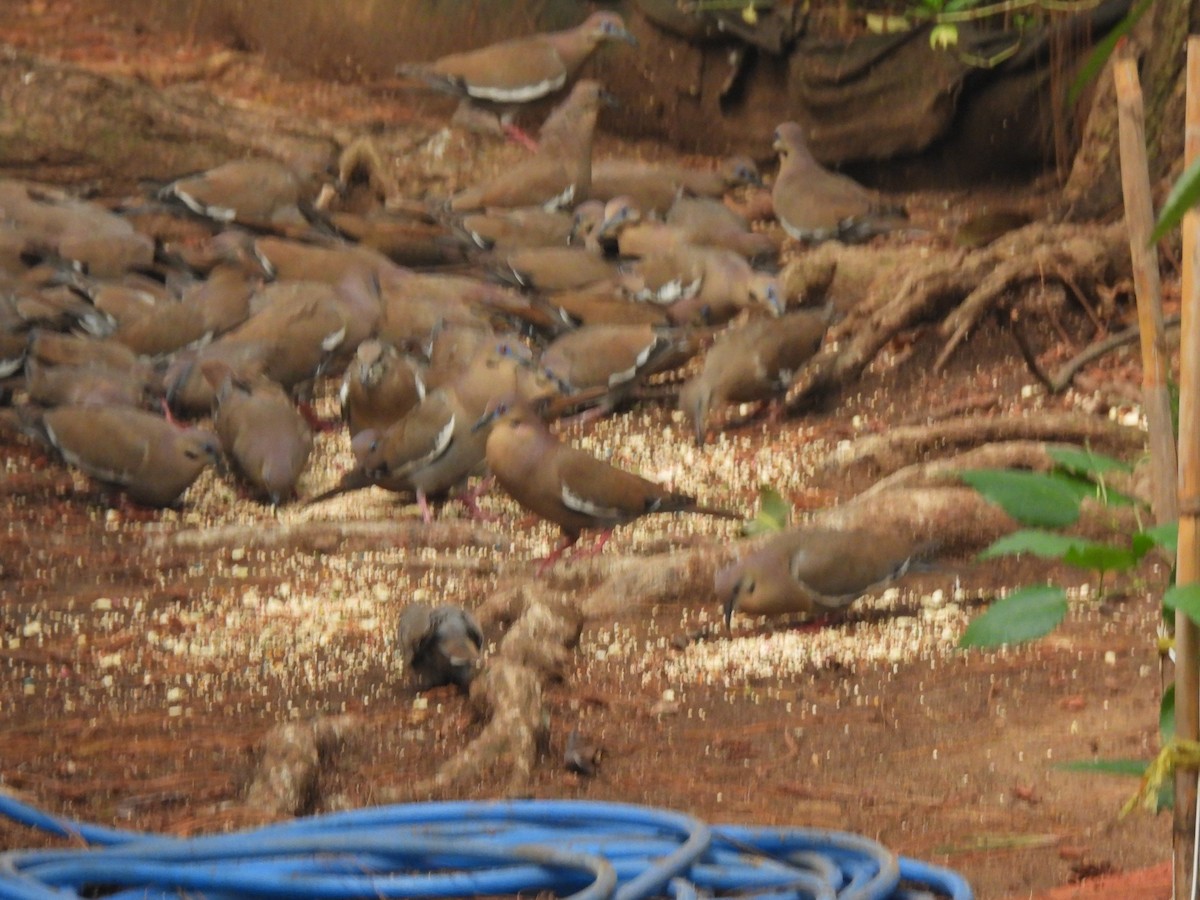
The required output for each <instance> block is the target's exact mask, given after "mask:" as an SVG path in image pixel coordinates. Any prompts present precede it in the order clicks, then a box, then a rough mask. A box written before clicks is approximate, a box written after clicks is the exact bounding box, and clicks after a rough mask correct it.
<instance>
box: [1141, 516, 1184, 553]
mask: <svg viewBox="0 0 1200 900" xmlns="http://www.w3.org/2000/svg"><path fill="white" fill-rule="evenodd" d="M1140 534H1144V535H1145V536H1146V537H1148V538H1150V540H1152V541H1154V543H1155V545H1156V546H1159V547H1162V548H1163V549H1164V550H1166V551H1167V552H1168V553H1170V554H1171V556H1175V555H1176V554H1177V553H1178V552H1179V522H1177V521H1176V522H1164V523H1163V524H1162V525H1155V526H1154V527H1153V528H1147V529H1146V530H1145V531H1142V532H1140Z"/></svg>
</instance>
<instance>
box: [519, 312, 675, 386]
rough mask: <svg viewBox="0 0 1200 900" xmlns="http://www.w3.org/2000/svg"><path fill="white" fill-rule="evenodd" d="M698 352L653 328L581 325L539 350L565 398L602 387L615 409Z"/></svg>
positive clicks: (663, 330)
mask: <svg viewBox="0 0 1200 900" xmlns="http://www.w3.org/2000/svg"><path fill="white" fill-rule="evenodd" d="M696 350H697V345H696V341H695V340H692V339H691V336H690V335H689V334H688V333H685V332H682V331H679V330H674V329H668V328H656V327H654V326H652V325H645V324H641V325H638V324H633V325H584V326H582V327H580V328H577V329H575V330H574V331H568V332H567V333H566V334H564V335H561V336H560V337H557V338H555V339H554V340H553V341H552V342H551V343H550V344H549V345H547V347H546V349H545V350H543V351H542V355H541V358H540V360H539V364H540V365H541V367H542V369H543V370H544V371H545V372H546V374H547V375H549V376H550V378H551V380H553V381H554V382H556V383H557V384H558V385H559V386H560V387H562V388H563V389H564V391H566V392H567V393H568V394H571V393H574V392H576V391H580V390H586V389H588V388H596V387H602V388H606V389H608V390H609V392H610V399H609V404H610V405H611V404H615V403H617V402H619V401H620V399H621V398H622V397H623V396H624V395H625V394H627V393H628V391H629V390H630V389H631V388H633V387H635V386H637V385H638V384H640V383H641V382H642V381H643V380H644V379H645V378H647V377H648V376H650V375H653V374H655V373H656V372H663V371H666V370H668V369H672V368H675V367H676V366H680V365H683V364H684V363H685V362H687V361H688V360H689V359H690V358H691V357H692V356H693V355H694V354H695V353H696Z"/></svg>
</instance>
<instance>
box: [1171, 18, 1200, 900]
mask: <svg viewBox="0 0 1200 900" xmlns="http://www.w3.org/2000/svg"><path fill="white" fill-rule="evenodd" d="M1187 50H1188V53H1187V105H1186V124H1185V132H1184V135H1185V137H1184V163H1185V165H1190V164H1191V162H1192V161H1193V160H1194V159H1196V157H1197V154H1198V153H1200V39H1197V38H1189V39H1188V47H1187ZM1197 224H1200V223H1198V222H1197V214H1196V210H1195V208H1193V209H1190V210H1188V212H1187V214H1186V215H1185V216H1184V219H1183V286H1182V309H1181V311H1180V316H1181V322H1180V346H1179V370H1180V371H1179V382H1180V384H1179V389H1180V396H1179V509H1180V513H1181V515H1180V518H1179V549H1178V556H1177V558H1176V570H1175V571H1176V574H1175V580H1176V582H1177V583H1178V584H1190V583H1192V582H1195V581H1197V580H1200V528H1198V527H1197V525H1198V523H1200V318H1198V317H1200V293H1198V290H1197V288H1198V284H1197V278H1196V275H1197V271H1196V263H1197V254H1198V253H1200V243H1198V241H1197V238H1198V235H1197V231H1196V227H1197ZM1198 663H1200V629H1198V628H1197V626H1196V623H1195V622H1193V621H1192V620H1191V619H1190V618H1189V617H1188V616H1187V615H1186V614H1184V613H1183V612H1176V614H1175V733H1176V735H1178V736H1179V737H1180V738H1182V739H1184V740H1191V741H1194V740H1196V739H1197V737H1200V673H1198V671H1197V670H1198ZM1196 775H1197V772H1196V770H1195V769H1191V768H1188V769H1185V768H1183V767H1180V768H1179V769H1178V770H1176V773H1175V821H1174V831H1175V844H1174V846H1175V850H1174V855H1175V866H1174V869H1175V896H1176V897H1189V896H1191V894H1190V882H1191V879H1192V878H1193V877H1194V876H1193V872H1192V868H1193V867H1192V859H1193V853H1194V849H1195V848H1194V841H1195V831H1194V823H1195V820H1196Z"/></svg>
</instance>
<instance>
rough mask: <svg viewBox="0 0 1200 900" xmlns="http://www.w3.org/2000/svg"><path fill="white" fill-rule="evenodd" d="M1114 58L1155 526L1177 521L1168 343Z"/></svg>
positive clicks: (1132, 121)
mask: <svg viewBox="0 0 1200 900" xmlns="http://www.w3.org/2000/svg"><path fill="white" fill-rule="evenodd" d="M1117 54H1118V55H1117V57H1116V58H1115V59H1114V60H1113V77H1114V79H1115V80H1116V86H1117V116H1118V120H1117V121H1118V129H1119V134H1120V145H1121V187H1122V190H1123V193H1124V196H1125V227H1126V229H1127V230H1128V231H1129V252H1130V254H1131V256H1132V257H1133V286H1134V291H1135V292H1136V294H1137V306H1138V327H1139V329H1140V331H1141V346H1142V408H1143V409H1144V410H1145V412H1146V422H1147V424H1148V425H1149V428H1150V481H1151V504H1152V505H1153V508H1154V509H1153V511H1154V520H1155V521H1156V522H1170V521H1173V520H1174V519H1175V518H1176V515H1177V504H1176V499H1177V498H1176V493H1175V491H1176V477H1177V475H1176V473H1177V471H1178V470H1177V468H1176V462H1175V434H1174V430H1173V428H1172V427H1171V398H1170V394H1169V392H1168V390H1167V342H1166V330H1165V328H1164V327H1163V313H1162V291H1161V288H1160V285H1159V280H1158V258H1157V255H1156V251H1155V248H1153V247H1151V246H1150V234H1151V232H1152V231H1153V230H1154V207H1153V203H1152V202H1151V199H1150V168H1149V165H1148V164H1147V161H1146V127H1145V112H1144V109H1143V106H1142V89H1141V85H1140V84H1139V82H1138V73H1137V61H1136V60H1135V59H1134V58H1133V57H1132V56H1131V55H1130V53H1129V51H1128V49H1127V48H1124V47H1119V48H1118V51H1117Z"/></svg>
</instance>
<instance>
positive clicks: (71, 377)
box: [25, 357, 151, 406]
mask: <svg viewBox="0 0 1200 900" xmlns="http://www.w3.org/2000/svg"><path fill="white" fill-rule="evenodd" d="M25 390H26V391H27V392H28V393H29V401H30V402H31V403H36V404H38V405H39V406H145V405H146V403H147V401H148V400H149V398H150V396H151V389H150V385H149V383H148V382H147V381H146V379H145V378H144V377H142V374H141V373H140V372H139V370H137V369H116V368H113V367H112V366H106V365H101V364H92V365H86V366H47V365H45V364H43V363H40V362H38V360H37V359H36V358H33V357H30V358H29V359H28V360H27V361H26V363H25Z"/></svg>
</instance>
